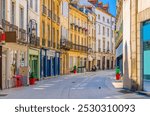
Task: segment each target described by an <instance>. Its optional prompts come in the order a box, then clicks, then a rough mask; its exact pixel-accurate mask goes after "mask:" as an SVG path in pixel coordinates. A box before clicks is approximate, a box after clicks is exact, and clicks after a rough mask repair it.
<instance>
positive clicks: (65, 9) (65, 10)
mask: <svg viewBox="0 0 150 116" xmlns="http://www.w3.org/2000/svg"><path fill="white" fill-rule="evenodd" d="M62 15H63V16H64V17H68V3H67V2H62Z"/></svg>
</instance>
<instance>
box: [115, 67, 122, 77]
mask: <svg viewBox="0 0 150 116" xmlns="http://www.w3.org/2000/svg"><path fill="white" fill-rule="evenodd" d="M120 77H121V75H120V69H119V67H117V68H116V80H119V79H120Z"/></svg>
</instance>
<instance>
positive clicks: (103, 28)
mask: <svg viewBox="0 0 150 116" xmlns="http://www.w3.org/2000/svg"><path fill="white" fill-rule="evenodd" d="M103 35H105V27H104V26H103Z"/></svg>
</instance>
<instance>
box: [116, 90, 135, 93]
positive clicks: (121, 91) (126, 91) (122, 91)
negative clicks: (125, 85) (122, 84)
mask: <svg viewBox="0 0 150 116" xmlns="http://www.w3.org/2000/svg"><path fill="white" fill-rule="evenodd" d="M119 92H120V93H124V94H129V93H133V92H132V91H128V90H120V91H119Z"/></svg>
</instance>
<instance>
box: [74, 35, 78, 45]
mask: <svg viewBox="0 0 150 116" xmlns="http://www.w3.org/2000/svg"><path fill="white" fill-rule="evenodd" d="M74 42H75V44H76V43H77V39H76V35H74Z"/></svg>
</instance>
